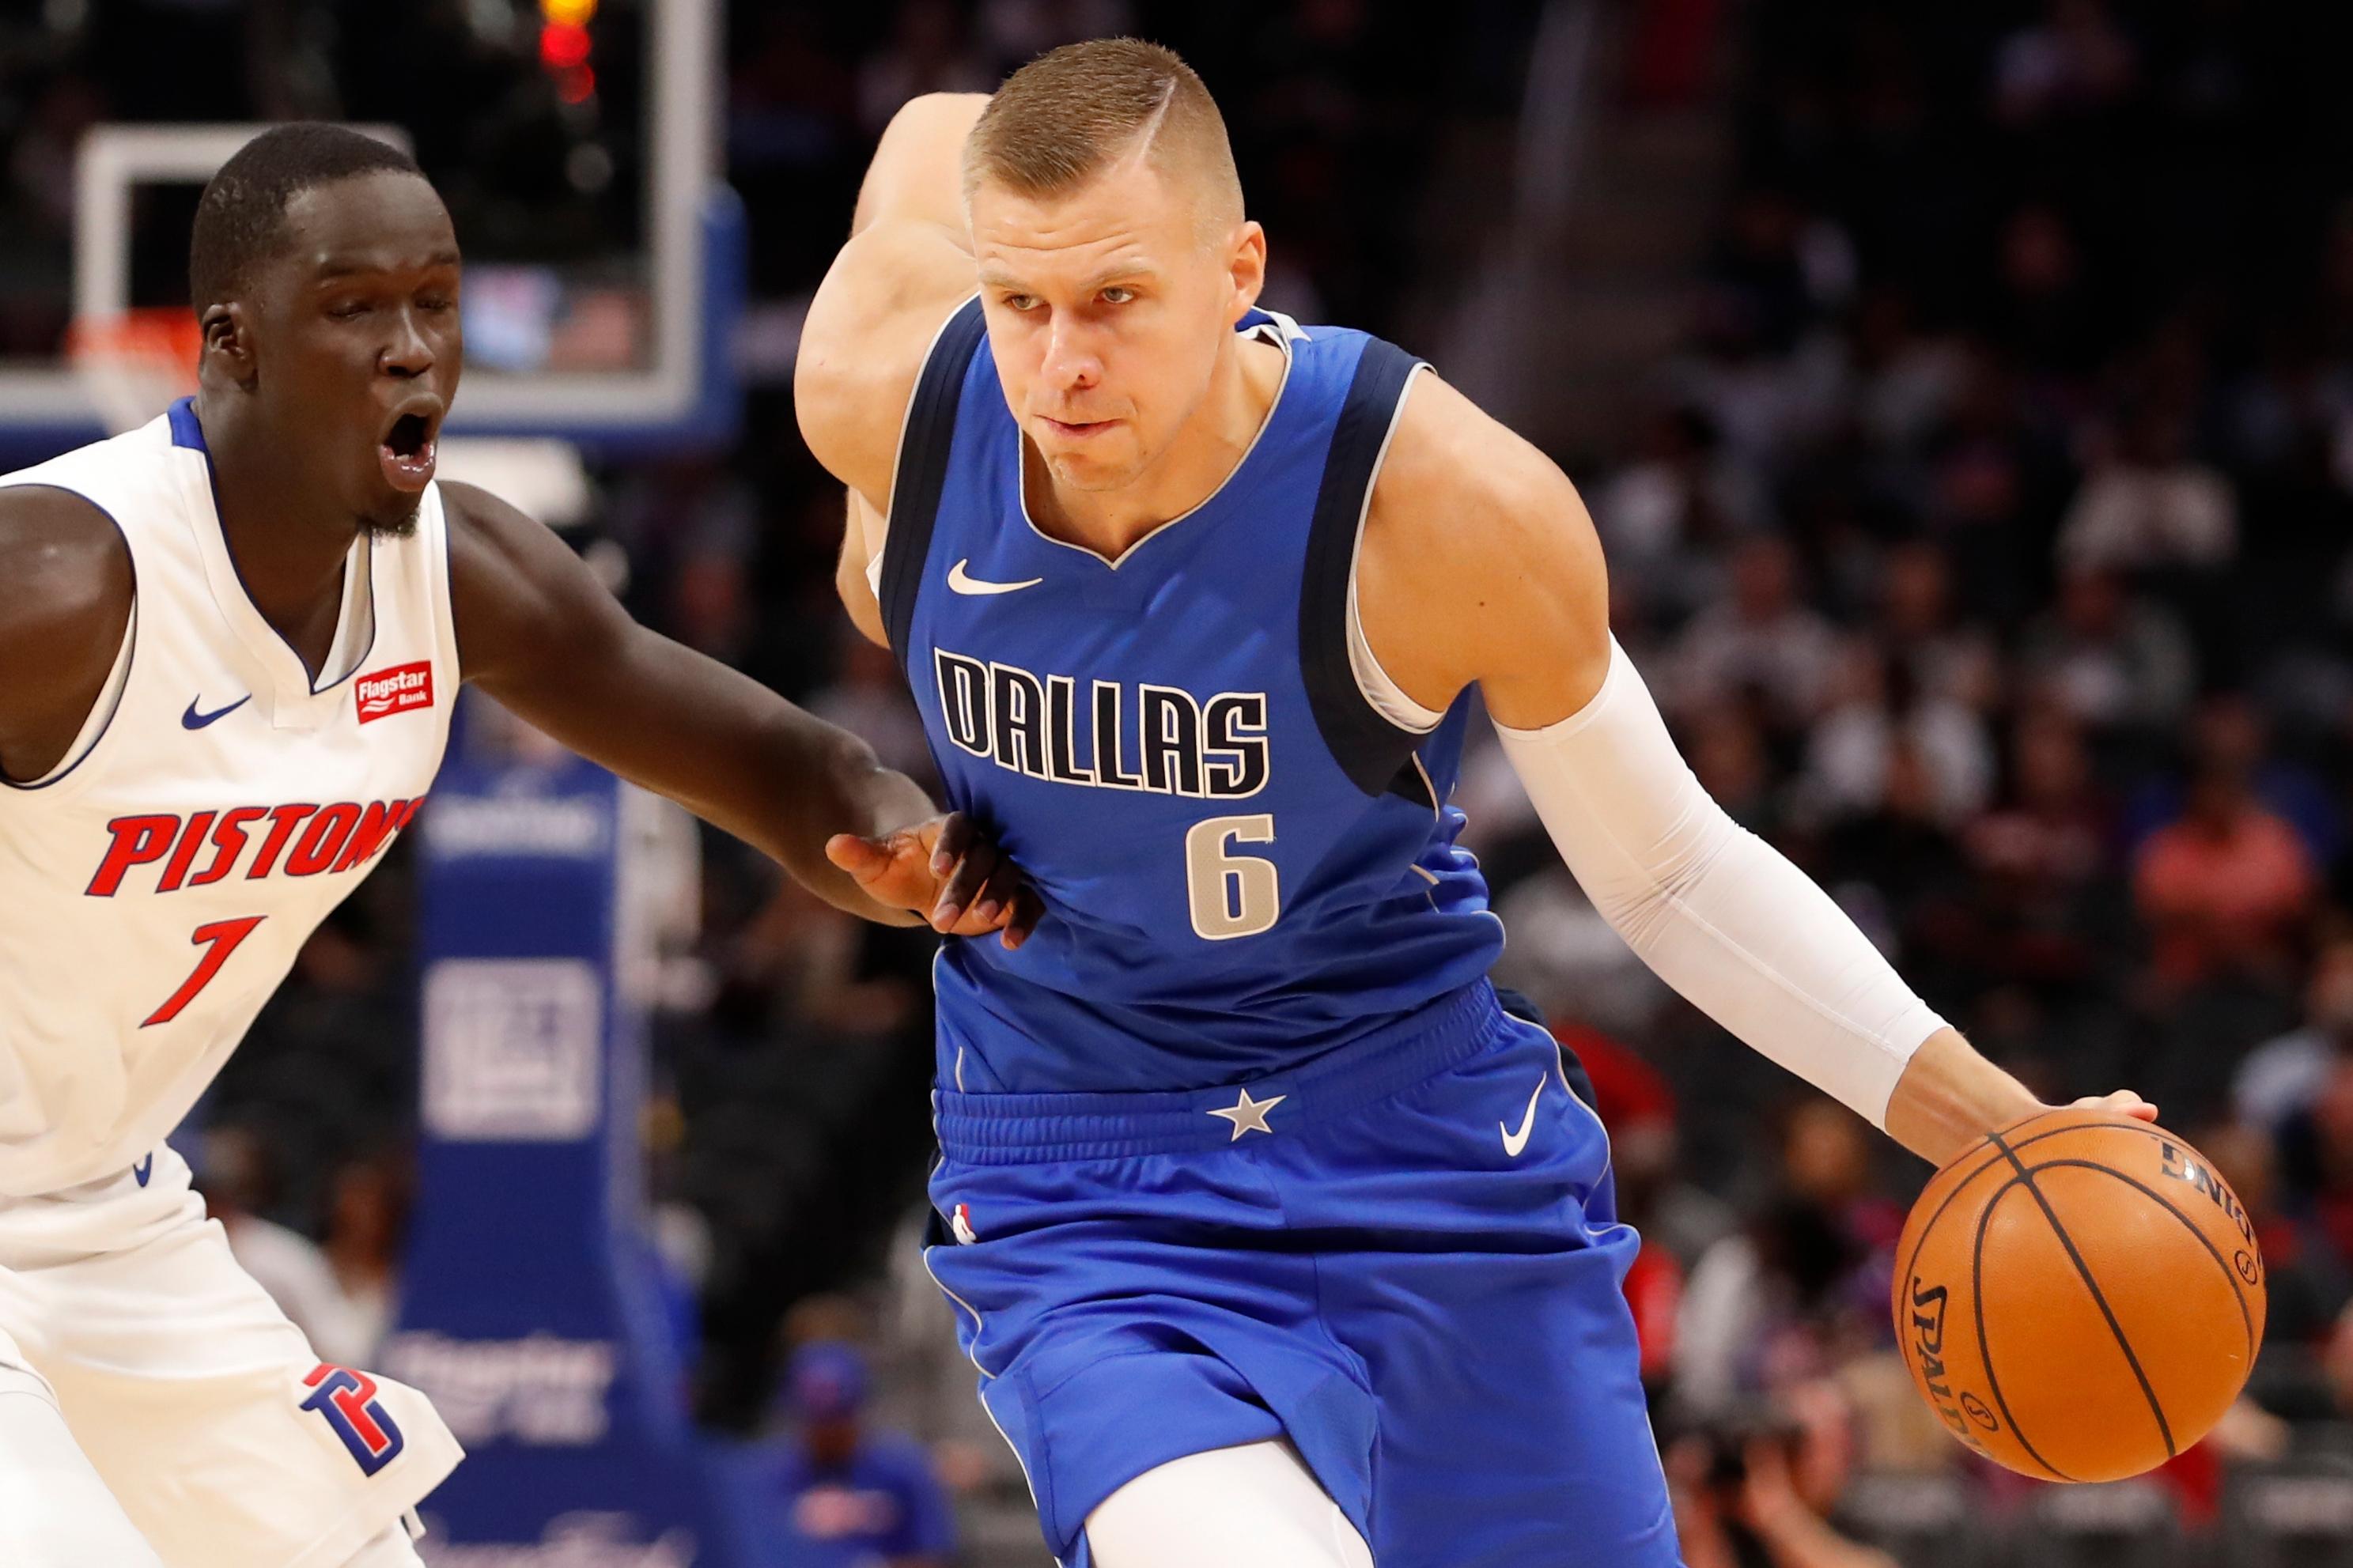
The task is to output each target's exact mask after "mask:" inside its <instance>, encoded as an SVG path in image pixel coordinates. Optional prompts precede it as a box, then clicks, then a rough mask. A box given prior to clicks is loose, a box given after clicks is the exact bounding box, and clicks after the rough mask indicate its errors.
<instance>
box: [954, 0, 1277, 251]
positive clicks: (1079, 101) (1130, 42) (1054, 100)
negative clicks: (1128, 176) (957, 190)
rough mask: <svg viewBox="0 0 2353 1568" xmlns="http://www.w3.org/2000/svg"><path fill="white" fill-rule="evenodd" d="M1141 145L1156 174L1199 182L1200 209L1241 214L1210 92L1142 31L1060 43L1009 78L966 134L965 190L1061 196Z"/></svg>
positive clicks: (1229, 153) (1237, 181)
mask: <svg viewBox="0 0 2353 1568" xmlns="http://www.w3.org/2000/svg"><path fill="white" fill-rule="evenodd" d="M1139 145H1141V146H1142V147H1143V150H1144V153H1145V160H1146V162H1148V163H1151V164H1152V166H1153V167H1154V168H1155V169H1158V170H1159V171H1160V172H1161V173H1162V174H1176V175H1178V176H1180V177H1190V178H1192V179H1195V180H1198V181H1201V182H1202V185H1203V189H1204V193H1205V195H1207V197H1208V200H1207V201H1206V202H1205V204H1204V205H1205V208H1206V209H1207V211H1208V212H1211V213H1214V214H1215V215H1216V216H1219V217H1222V218H1224V219H1226V220H1227V221H1229V222H1234V221H1239V220H1240V217H1241V214H1242V184H1241V178H1240V175H1239V174H1236V173H1235V172H1234V152H1233V147H1232V144H1231V143H1230V142H1228V141H1227V140H1226V121H1225V117H1224V116H1223V115H1221V114H1219V112H1218V104H1217V100H1215V99H1213V98H1211V97H1210V96H1209V89H1208V88H1207V87H1206V86H1204V85H1203V84H1202V81H1201V79H1200V77H1199V76H1198V74H1197V73H1196V72H1195V71H1194V69H1193V68H1192V67H1191V66H1188V65H1187V64H1186V63H1185V62H1184V60H1183V59H1182V58H1179V57H1178V56H1177V54H1176V51H1175V50H1174V49H1166V48H1163V47H1160V46H1159V45H1158V44H1148V43H1145V41H1144V40H1143V39H1141V38H1093V39H1090V40H1088V41H1087V42H1085V43H1081V44H1065V45H1063V46H1062V47H1060V48H1058V49H1050V50H1048V51H1047V52H1046V53H1044V54H1042V55H1039V57H1038V58H1036V59H1034V60H1031V61H1030V62H1029V64H1028V65H1026V66H1023V67H1022V68H1020V69H1019V70H1018V71H1015V72H1014V73H1013V74H1012V75H1011V76H1010V77H1008V78H1007V79H1006V80H1005V84H1004V85H1003V86H1002V87H999V88H998V89H997V92H996V94H995V95H994V96H993V97H991V98H990V99H989V100H988V107H987V109H984V110H981V115H980V119H979V121H977V122H976V124H975V125H974V126H973V128H972V135H971V137H970V139H969V140H967V141H966V142H965V152H964V189H965V197H966V199H967V200H969V199H970V197H971V195H972V193H973V192H974V190H976V188H978V186H979V185H980V184H981V183H982V182H983V181H987V182H989V183H992V184H1000V185H1004V186H1006V187H1007V188H1008V189H1010V190H1013V191H1017V192H1018V193H1020V194H1021V195H1027V196H1058V195H1064V194H1066V193H1068V192H1071V191H1074V190H1076V189H1078V188H1079V187H1080V186H1081V185H1082V184H1086V183H1087V182H1088V181H1089V180H1091V179H1092V178H1093V177H1094V176H1095V175H1096V174H1098V173H1100V172H1101V171H1102V170H1103V169H1104V168H1105V167H1107V166H1108V165H1110V164H1112V163H1116V162H1117V161H1118V160H1119V159H1121V158H1122V157H1124V156H1126V155H1127V154H1128V153H1131V152H1132V151H1134V149H1135V148H1137V147H1138V146H1139Z"/></svg>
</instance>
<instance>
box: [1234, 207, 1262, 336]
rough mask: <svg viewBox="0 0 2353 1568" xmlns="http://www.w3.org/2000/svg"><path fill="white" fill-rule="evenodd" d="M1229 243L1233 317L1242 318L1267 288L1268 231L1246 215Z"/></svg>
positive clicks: (1237, 319)
mask: <svg viewBox="0 0 2353 1568" xmlns="http://www.w3.org/2000/svg"><path fill="white" fill-rule="evenodd" d="M1228 243H1229V246H1230V247H1231V248H1230V250H1229V252H1228V254H1227V258H1226V272H1227V275H1228V277H1229V278H1230V279H1232V281H1233V288H1234V299H1233V317H1234V320H1236V321H1240V320H1241V318H1242V315H1243V313H1244V312H1245V311H1247V310H1249V309H1250V307H1251V306H1252V305H1255V304H1257V303H1258V296H1259V290H1261V289H1264V288H1265V287H1266V230H1265V229H1263V228H1261V227H1260V226H1258V225H1257V224H1256V223H1254V222H1252V221H1250V219H1248V218H1245V219H1243V220H1242V222H1241V223H1240V225H1239V226H1237V227H1236V228H1235V229H1234V235H1233V238H1232V239H1231V240H1230V241H1229V242H1228Z"/></svg>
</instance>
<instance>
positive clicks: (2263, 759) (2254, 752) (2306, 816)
mask: <svg viewBox="0 0 2353 1568" xmlns="http://www.w3.org/2000/svg"><path fill="white" fill-rule="evenodd" d="M2189 750H2190V755H2191V757H2192V758H2193V759H2194V760H2196V761H2198V762H2202V763H2208V764H2210V765H2211V766H2213V767H2216V768H2219V769H2221V770H2223V771H2225V772H2228V773H2232V774H2235V775H2237V776H2239V777H2242V778H2244V779H2245V780H2246V781H2247V787H2248V788H2249V789H2250V790H2252V791H2253V794H2254V796H2255V799H2256V800H2257V801H2259V802H2260V803H2262V805H2263V809H2264V810H2266V811H2269V812H2270V813H2272V815H2274V816H2277V817H2278V818H2279V819H2280V820H2281V821H2283V822H2284V823H2286V824H2287V825H2288V826H2290V827H2293V828H2295V834H2296V837H2299V838H2301V839H2303V840H2304V847H2305V848H2306V851H2307V852H2308V853H2309V854H2310V855H2311V856H2312V860H2313V864H2314V865H2316V866H2327V865H2328V864H2330V863H2331V862H2332V861H2334V860H2335V859H2336V858H2337V855H2338V853H2339V852H2340V851H2341V850H2342V849H2343V847H2344V845H2345V819H2344V813H2343V811H2342V809H2341V808H2340V807H2339V806H2338V805H2337V799H2336V795H2335V792H2334V791H2333V790H2331V789H2330V787H2329V786H2328V784H2327V783H2326V782H2325V781H2324V780H2323V779H2322V778H2321V777H2320V775H2319V774H2318V773H2316V772H2315V771H2314V770H2313V769H2312V768H2310V767H2307V766H2306V765H2305V764H2304V763H2300V762H2297V761H2295V760H2294V759H2293V758H2289V757H2284V756H2281V755H2279V754H2278V753H2277V752H2274V750H2273V749H2272V743H2271V727H2270V725H2269V724H2268V723H2266V722H2265V721H2264V718H2263V712H2262V710H2260V709H2258V708H2257V707H2256V706H2255V704H2254V703H2253V701H2252V700H2249V698H2248V697H2247V696H2246V694H2245V693H2243V692H2239V691H2219V692H2216V693H2214V694H2212V695H2211V696H2209V697H2207V698H2205V699H2203V700H2201V701H2200V703H2199V704H2198V710H2197V713H2196V716H2195V717H2194V719H2193V720H2192V721H2191V726H2190V744H2189ZM2187 793H2188V791H2187V787H2186V781H2185V780H2184V779H2182V778H2180V777H2178V776H2175V775H2172V774H2169V773H2158V774H2154V775H2152V776H2151V777H2149V778H2148V779H2147V781H2146V782H2144V783H2143V784H2141V786H2140V788H2138V789H2137V790H2136V791H2134V792H2133V795H2132V798H2131V800H2130V801H2128V802H2127V803H2126V808H2125V827H2124V831H2125V837H2126V839H2127V840H2129V841H2133V842H2137V841H2138V840H2140V839H2141V838H2144V837H2147V835H2148V834H2149V833H2150V832H2151V831H2153V830H2154V829H2156V828H2158V827H2159V826H2163V825H2164V824H2166V823H2168V822H2171V821H2173V820H2175V819H2176V818H2178V817H2179V816H2180V815H2181V812H2182V806H2183V802H2184V798H2185V796H2186V795H2187Z"/></svg>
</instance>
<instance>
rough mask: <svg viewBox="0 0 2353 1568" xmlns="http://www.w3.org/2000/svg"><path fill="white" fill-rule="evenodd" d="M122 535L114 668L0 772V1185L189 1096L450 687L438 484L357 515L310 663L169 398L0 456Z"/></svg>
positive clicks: (128, 1153)
mask: <svg viewBox="0 0 2353 1568" xmlns="http://www.w3.org/2000/svg"><path fill="white" fill-rule="evenodd" d="M0 485H47V486H51V487H54V488H56V489H64V490H70V491H72V492H74V493H76V494H78V495H80V496H82V497H85V498H86V499H88V500H90V501H91V502H92V503H93V504H95V505H96V506H97V507H98V508H99V509H100V510H101V511H103V512H105V513H106V514H107V515H108V516H109V517H111V518H112V519H113V520H114V522H115V525H116V526H117V527H118V528H120V529H121V532H122V537H123V539H124V542H126V543H127V544H128V545H129V546H130V552H131V561H132V569H133V572H134V574H135V602H134V605H133V609H132V620H131V629H130V632H129V634H128V635H127V636H126V637H125V638H124V642H123V649H122V655H121V659H120V661H119V662H118V664H117V666H116V669H115V674H114V678H113V679H111V681H110V682H109V683H108V687H107V689H106V691H105V693H104V694H102V695H101V697H100V701H99V703H98V704H97V707H96V708H95V710H93V711H92V712H91V714H90V721H89V722H88V723H87V724H86V725H85V726H84V727H83V730H82V732H81V734H80V735H79V737H78V738H77V739H76V740H75V742H74V744H73V748H72V750H71V751H70V752H68V754H67V755H66V757H65V758H64V759H63V760H62V761H61V762H60V763H58V766H57V767H56V768H55V769H53V770H52V771H51V772H50V773H48V774H47V776H45V777H43V778H40V779H37V780H32V781H27V782H21V783H11V784H8V787H6V788H5V789H0V1195H8V1196H22V1195H26V1194H35V1193H43V1192H52V1191H55V1190H57V1189H58V1188H61V1187H64V1186H68V1185H70V1184H77V1183H80V1182H85V1181H90V1180H92V1179H94V1178H96V1177H99V1176H102V1175H107V1174H110V1173H115V1172H119V1171H121V1170H123V1169H125V1168H127V1167H129V1166H130V1165H132V1163H135V1162H137V1161H138V1160H139V1159H141V1158H142V1156H143V1155H145V1154H146V1153H148V1152H150V1151H152V1150H153V1148H154V1147H155V1145H156V1144H157V1143H158V1142H161V1141H162V1140H163V1139H164V1135H165V1134H166V1133H168V1132H169V1131H171V1130H172V1128H173V1127H174V1125H175V1124H177V1123H178V1121H180V1119H181V1118H182V1117H183V1116H185V1114H186V1113H187V1111H188V1109H189V1107H190V1106H192V1105H194V1104H195V1100H196V1097H197V1096H198V1095H199V1094H201V1093H202V1092H203V1091H204V1089H205V1086H206V1084H208V1083H209V1082H210V1081H211V1080H212V1078H213V1076H214V1074H215V1073H216V1072H218V1071H219V1069H220V1067H221V1064H222V1062H223V1061H224V1060H225V1059H226V1058H227V1056H228V1054H229V1052H230V1051H231V1050H232V1049H234V1048H235V1047H236V1046H237V1041H238V1040H239V1039H240V1038H241V1037H243V1036H244V1034H245V1031H246V1029H247V1027H248V1026H249V1025H250V1024H251V1023H252V1022H253V1018H254V1016H255V1014H257V1013H259V1011H260V1010H261V1006H262V1004H263V1003H264V1002H266V1001H268V1000H269V994H270V993H271V992H273V991H275V990H276V989H277V988H278V984H279V983H280V981H281V980H283V979H284V978H285V976H286V973H287V971H288V970H289V969H290V967H291V966H292V964H293V962H294V957H295V954H296V953H297V952H299V951H300V950H301V946H302V943H303V942H304V941H305V940H306V939H308V938H309V936H310V935H311V931H313V930H314V929H316V928H317V926H318V924H319V922H320V921H322V920H323V919H324V918H325V917H326V915H327V913H328V911H329V910H332V909H333V908H334V907H335V905H336V904H338V903H339V902H341V901H342V900H343V898H344V896H345V895H347V894H348V893H350V892H351V890H352V889H353V888H354V887H356V886H357V885H358V883H359V880H360V879H361V878H363V877H364V876H366V875H367V873H368V871H369V870H370V868H373V867H374V866H375V864H376V863H377V861H378V860H379V859H380V858H382V855H383V853H384V849H385V846H386V845H387V844H389V843H390V842H391V841H392V839H393V837H395V836H396V834H398V833H399V832H400V830H401V829H402V828H403V827H405V826H407V824H408V822H409V820H410V818H411V817H412V816H414V815H415V814H416V811H417V806H418V805H419V804H420V803H421V802H422V800H423V799H424V796H425V793H426V790H427V787H428V786H429V785H430V784H431V783H432V780H433V775H434V773H436V772H437V771H438V768H439V766H440V763H441V752H442V747H443V744H444V742H445V741H446V740H447V738H448V726H449V710H450V703H451V700H453V699H454V698H455V696H456V695H457V687H458V655H457V640H456V636H455V633H454V632H453V630H452V627H451V625H450V611H449V577H448V541H447V537H446V533H445V526H444V522H443V517H442V510H441V499H440V492H439V489H438V487H434V486H428V487H427V489H426V491H425V493H424V497H423V501H422V504H421V506H420V507H419V509H418V513H417V527H416V530H415V531H414V532H413V533H412V534H409V535H407V536H406V537H401V538H370V537H367V536H365V535H362V536H360V537H358V538H357V539H356V540H355V541H354V542H353V546H352V551H351V554H350V556H349V558H348V562H347V563H346V565H345V567H344V585H343V605H342V609H341V614H340V616H339V618H338V620H337V623H336V627H335V637H334V643H333V646H332V648H331V650H330V652H329V654H328V657H327V660H326V663H325V665H324V666H323V667H322V668H321V670H320V671H319V673H318V675H317V677H316V679H313V677H312V675H311V671H310V670H309V669H308V668H306V667H305V666H304V664H303V661H302V659H301V657H300V656H299V655H297V654H296V653H295V651H294V649H293V647H291V646H290V645H289V644H288V643H287V642H286V641H285V639H284V638H283V637H280V635H279V634H278V632H277V631H276V630H275V629H274V628H273V627H272V626H270V625H269V622H268V621H266V620H265V619H263V617H262V615H261V612H260V611H259V609H257V608H256V607H255V605H254V604H253V601H252V600H251V598H250V597H249V596H248V595H247V593H246V590H245V586H244V583H243V581H242V579H241V578H240V577H239V575H238V573H237V563H236V561H235V560H234V559H233V558H232V556H231V554H230V552H229V548H228V544H227V540H226V539H225V538H224V536H223V534H222V531H221V526H220V517H219V511H218V509H217V507H216V502H215V491H214V487H213V482H212V467H211V458H210V457H209V456H208V454H207V453H206V450H205V447H204V437H203V434H202V432H201V430H200V429H199V428H198V426H197V423H196V419H195V413H194V411H193V410H192V408H191V407H190V406H189V405H188V404H186V403H185V402H184V403H182V404H180V405H177V406H175V407H174V409H173V410H172V411H171V413H170V414H169V415H167V416H164V417H163V418H159V419H157V420H155V421H154V422H153V424H150V425H148V426H144V427H143V428H142V429H139V430H134V431H132V432H131V433H130V434H128V435H125V436H121V437H116V438H115V439H113V440H111V441H103V442H100V443H99V444H97V445H95V446H91V447H82V448H81V449H79V451H74V452H69V453H68V454H66V455H65V456H64V457H61V458H57V459H55V460H53V461H51V462H48V463H45V464H42V465H41V466H39V467H38V468H27V469H25V470H23V471H21V472H18V473H15V474H9V475H6V476H5V477H0Z"/></svg>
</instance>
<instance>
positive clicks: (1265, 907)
mask: <svg viewBox="0 0 2353 1568" xmlns="http://www.w3.org/2000/svg"><path fill="white" fill-rule="evenodd" d="M1229 839H1231V840H1235V841H1238V842H1240V843H1243V844H1271V843H1273V842H1274V818H1273V817H1272V816H1269V815H1268V814H1266V813H1264V812H1261V813H1260V814H1259V815H1257V816H1212V817H1210V818H1208V820H1207V821H1204V822H1197V823H1195V824H1194V825H1193V826H1191V827H1190V828H1188V829H1187V831H1186V834H1185V890H1186V895H1187V899H1188V900H1190V901H1191V903H1192V906H1193V930H1194V931H1195V933H1196V934H1198V935H1199V936H1200V937H1202V938H1203V939H1205V940H1206V941H1209V942H1225V941H1228V940H1229V939H1231V938H1233V937H1238V936H1256V935H1258V933H1259V932H1261V931H1265V930H1266V929H1267V928H1269V927H1270V926H1271V925H1273V924H1274V922H1275V921H1277V920H1278V919H1280V918H1281V917H1282V881H1281V879H1279V878H1278V877H1277V876H1276V874H1275V868H1274V862H1273V861H1271V860H1269V859H1266V858H1264V857H1262V856H1258V855H1231V854H1229V853H1227V850H1226V845H1227V841H1228V840H1229Z"/></svg>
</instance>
